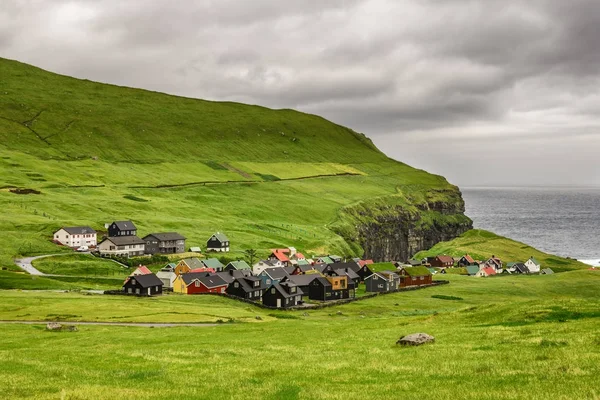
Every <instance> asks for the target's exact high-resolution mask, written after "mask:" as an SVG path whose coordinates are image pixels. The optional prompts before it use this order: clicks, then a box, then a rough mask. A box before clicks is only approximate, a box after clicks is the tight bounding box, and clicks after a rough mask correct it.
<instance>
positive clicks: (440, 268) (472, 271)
mask: <svg viewBox="0 0 600 400" xmlns="http://www.w3.org/2000/svg"><path fill="white" fill-rule="evenodd" d="M408 265H423V266H425V267H427V268H429V269H430V270H431V272H432V273H438V272H439V273H442V274H444V273H446V269H447V268H454V267H460V268H464V270H465V271H466V274H467V275H470V276H477V277H486V276H492V275H497V274H544V275H548V274H553V273H554V271H552V269H550V268H544V269H542V267H541V264H540V263H539V261H538V260H536V258H535V257H533V256H531V257H530V258H529V259H528V260H527V261H525V262H509V263H507V264H504V263H503V262H502V260H501V259H500V258H498V257H496V256H495V255H493V256H491V257H490V258H489V259H488V260H486V261H480V260H475V259H473V257H471V256H470V255H468V254H465V255H464V256H462V257H460V258H454V257H450V256H448V255H438V256H435V257H427V258H425V259H423V260H410V261H409V264H408Z"/></svg>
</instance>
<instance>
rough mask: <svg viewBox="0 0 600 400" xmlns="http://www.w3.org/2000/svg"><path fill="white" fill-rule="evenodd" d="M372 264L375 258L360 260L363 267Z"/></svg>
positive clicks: (359, 263)
mask: <svg viewBox="0 0 600 400" xmlns="http://www.w3.org/2000/svg"><path fill="white" fill-rule="evenodd" d="M371 264H373V260H358V265H360V266H361V267H364V266H365V265H371Z"/></svg>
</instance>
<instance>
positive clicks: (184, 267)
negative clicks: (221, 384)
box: [174, 257, 204, 276]
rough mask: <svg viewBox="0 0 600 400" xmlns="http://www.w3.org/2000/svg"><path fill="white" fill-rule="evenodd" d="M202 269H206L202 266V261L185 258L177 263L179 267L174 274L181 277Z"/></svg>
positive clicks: (176, 267)
mask: <svg viewBox="0 0 600 400" xmlns="http://www.w3.org/2000/svg"><path fill="white" fill-rule="evenodd" d="M202 267H204V265H203V264H202V261H200V260H199V259H197V258H195V257H192V258H185V259H183V260H181V261H179V262H178V263H177V266H175V271H174V272H175V275H177V276H179V275H181V274H186V273H188V272H190V271H191V270H193V269H196V268H202Z"/></svg>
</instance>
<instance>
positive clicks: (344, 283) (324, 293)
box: [308, 276, 355, 301]
mask: <svg viewBox="0 0 600 400" xmlns="http://www.w3.org/2000/svg"><path fill="white" fill-rule="evenodd" d="M308 296H309V298H310V299H312V300H320V301H330V300H341V299H349V298H352V297H354V296H355V286H354V282H352V281H349V280H348V277H347V276H327V277H321V276H318V277H317V278H316V279H313V281H312V282H311V283H310V287H309V294H308Z"/></svg>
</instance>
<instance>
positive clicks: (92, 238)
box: [53, 226, 98, 248]
mask: <svg viewBox="0 0 600 400" xmlns="http://www.w3.org/2000/svg"><path fill="white" fill-rule="evenodd" d="M53 240H54V241H55V242H56V243H60V244H62V245H63V246H69V247H73V248H77V247H81V246H88V247H95V246H96V244H97V240H98V239H97V235H96V231H95V230H93V229H92V228H90V227H89V226H69V227H63V228H60V229H59V230H57V231H56V232H54V235H53Z"/></svg>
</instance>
